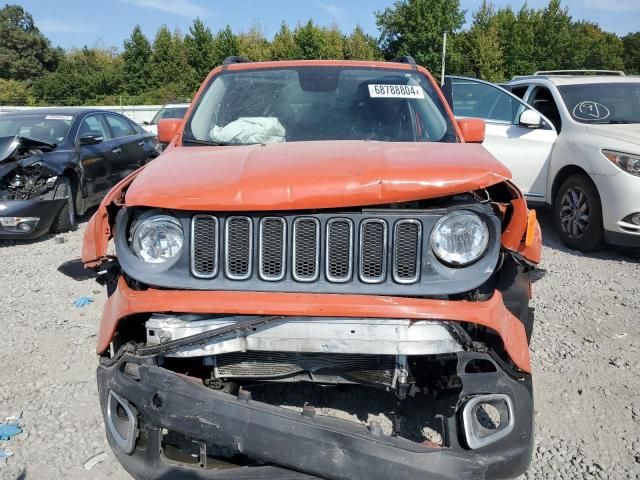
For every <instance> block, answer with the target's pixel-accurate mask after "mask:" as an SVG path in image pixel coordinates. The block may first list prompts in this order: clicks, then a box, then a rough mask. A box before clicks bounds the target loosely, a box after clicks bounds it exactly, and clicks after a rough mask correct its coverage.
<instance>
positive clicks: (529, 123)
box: [518, 109, 542, 128]
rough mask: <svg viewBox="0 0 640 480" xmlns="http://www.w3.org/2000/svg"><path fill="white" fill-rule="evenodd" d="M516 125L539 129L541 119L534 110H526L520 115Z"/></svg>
mask: <svg viewBox="0 0 640 480" xmlns="http://www.w3.org/2000/svg"><path fill="white" fill-rule="evenodd" d="M518 124H519V125H522V126H523V127H527V128H540V127H541V126H542V117H541V116H540V114H539V113H538V112H536V111H535V110H530V109H527V110H525V111H524V112H522V113H521V114H520V120H518Z"/></svg>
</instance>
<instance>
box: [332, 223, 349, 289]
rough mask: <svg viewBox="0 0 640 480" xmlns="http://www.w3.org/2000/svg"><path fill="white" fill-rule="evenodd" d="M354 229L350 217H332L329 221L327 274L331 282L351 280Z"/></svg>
mask: <svg viewBox="0 0 640 480" xmlns="http://www.w3.org/2000/svg"><path fill="white" fill-rule="evenodd" d="M345 227H346V228H345ZM353 230H354V229H353V221H352V220H351V219H350V218H332V219H331V220H328V221H327V236H326V263H325V267H326V271H325V275H326V276H327V280H329V281H330V282H334V283H343V282H348V281H349V280H351V276H352V275H353Z"/></svg>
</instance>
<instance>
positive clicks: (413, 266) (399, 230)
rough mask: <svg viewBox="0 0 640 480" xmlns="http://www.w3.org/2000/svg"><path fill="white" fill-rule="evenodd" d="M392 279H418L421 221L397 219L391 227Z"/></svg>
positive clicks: (402, 281) (399, 281)
mask: <svg viewBox="0 0 640 480" xmlns="http://www.w3.org/2000/svg"><path fill="white" fill-rule="evenodd" d="M393 229H394V230H393V271H392V272H393V280H394V281H396V282H398V283H403V284H407V283H415V282H417V281H418V280H419V279H420V264H421V261H422V254H421V250H422V223H420V222H419V221H418V220H412V219H406V220H398V221H397V222H396V223H395V225H394V227H393Z"/></svg>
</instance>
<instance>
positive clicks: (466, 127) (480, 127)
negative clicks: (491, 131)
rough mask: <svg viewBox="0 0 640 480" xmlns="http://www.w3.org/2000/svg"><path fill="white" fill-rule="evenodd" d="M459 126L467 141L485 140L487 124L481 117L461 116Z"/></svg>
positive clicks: (479, 141)
mask: <svg viewBox="0 0 640 480" xmlns="http://www.w3.org/2000/svg"><path fill="white" fill-rule="evenodd" d="M458 127H460V130H461V131H462V138H463V139H464V141H465V142H466V143H482V142H484V133H485V128H486V125H485V123H484V120H482V119H481V118H461V119H459V120H458Z"/></svg>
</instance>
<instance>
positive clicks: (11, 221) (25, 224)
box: [0, 217, 40, 233]
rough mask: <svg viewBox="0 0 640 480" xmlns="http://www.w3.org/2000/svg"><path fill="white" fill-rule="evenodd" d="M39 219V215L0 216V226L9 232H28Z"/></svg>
mask: <svg viewBox="0 0 640 480" xmlns="http://www.w3.org/2000/svg"><path fill="white" fill-rule="evenodd" d="M39 221H40V218H39V217H0V227H2V228H3V229H4V230H6V231H9V232H17V233H30V232H32V231H34V230H35V228H36V226H37V225H38V222H39Z"/></svg>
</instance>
